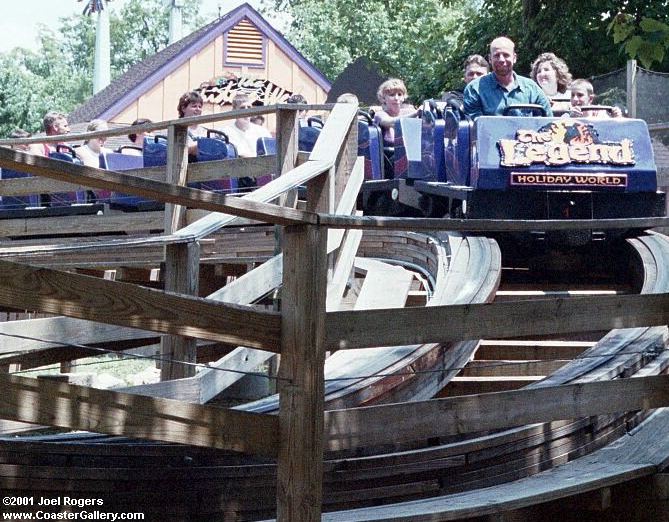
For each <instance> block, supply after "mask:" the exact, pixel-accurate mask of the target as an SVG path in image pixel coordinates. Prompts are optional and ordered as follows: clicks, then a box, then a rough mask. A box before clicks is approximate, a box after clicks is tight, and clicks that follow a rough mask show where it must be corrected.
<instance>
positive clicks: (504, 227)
mask: <svg viewBox="0 0 669 522" xmlns="http://www.w3.org/2000/svg"><path fill="white" fill-rule="evenodd" d="M318 224H319V225H321V226H324V227H328V228H359V229H363V230H374V229H384V230H418V231H425V230H448V231H454V232H514V231H528V230H573V229H581V228H587V229H592V228H595V229H621V228H622V229H629V228H635V229H646V228H654V227H666V226H669V218H667V217H644V218H619V219H540V220H526V219H449V218H399V217H378V216H335V215H332V214H319V215H318Z"/></svg>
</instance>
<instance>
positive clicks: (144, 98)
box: [69, 4, 330, 124]
mask: <svg viewBox="0 0 669 522" xmlns="http://www.w3.org/2000/svg"><path fill="white" fill-rule="evenodd" d="M204 86H209V87H207V88H203V89H202V93H203V95H204V96H205V106H204V108H203V114H210V113H214V112H223V111H225V110H227V109H228V107H227V105H228V104H229V101H230V99H231V97H232V96H233V95H234V93H235V92H236V90H237V89H242V90H244V91H245V92H250V93H251V95H252V97H253V96H254V95H255V96H257V97H258V102H257V103H261V102H262V103H266V104H272V103H277V102H282V101H285V99H286V98H287V97H288V96H289V95H290V94H302V95H303V96H304V97H305V98H306V99H307V101H308V102H309V103H324V102H325V100H326V98H327V95H328V92H329V90H330V82H329V81H328V80H327V78H325V76H323V74H322V73H321V72H320V71H318V70H317V69H316V68H315V67H314V66H313V65H312V64H311V63H309V62H308V61H307V60H306V59H305V58H304V56H302V55H301V54H300V53H299V52H298V51H297V49H295V48H294V47H293V46H292V45H291V44H290V43H289V42H288V41H287V40H286V39H285V38H284V37H283V35H282V34H281V33H279V32H278V31H277V30H276V29H274V28H273V27H272V26H271V25H270V24H269V23H268V22H267V21H266V20H265V19H264V18H263V17H262V16H261V15H260V13H258V12H257V11H256V10H255V9H253V7H251V6H250V5H248V4H242V5H241V6H239V7H238V8H236V9H234V10H233V11H230V12H229V13H228V14H226V15H225V16H223V17H221V18H219V19H218V20H215V21H213V22H211V23H210V24H208V25H206V26H204V27H202V28H201V29H199V30H198V31H195V32H194V33H191V34H190V35H188V36H186V37H185V38H183V39H181V40H179V41H178V42H175V43H174V44H172V45H170V46H169V47H167V48H165V49H163V50H162V51H160V52H159V53H156V54H155V55H153V56H150V57H149V58H147V59H146V60H144V61H142V62H140V63H138V64H135V65H134V66H133V67H131V68H130V69H129V70H128V71H127V72H126V73H125V74H123V75H122V76H120V77H118V78H117V79H116V80H114V81H113V82H112V83H111V84H110V85H109V86H107V87H106V88H105V89H103V90H102V91H100V92H99V93H97V94H95V95H94V96H93V97H91V98H90V99H89V100H88V101H87V102H86V103H84V104H83V105H81V106H79V107H78V108H77V109H75V110H74V111H73V112H72V114H70V115H69V119H70V123H75V124H76V123H80V122H85V121H90V120H92V119H95V118H101V119H104V120H107V121H109V122H110V123H116V124H129V123H131V122H132V121H134V120H135V119H138V118H149V119H151V120H153V121H161V120H168V119H173V118H177V116H178V115H177V102H178V100H179V97H180V96H181V95H182V94H183V93H185V92H187V91H189V90H194V89H198V88H201V87H204Z"/></svg>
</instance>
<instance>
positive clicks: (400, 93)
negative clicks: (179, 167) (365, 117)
mask: <svg viewBox="0 0 669 522" xmlns="http://www.w3.org/2000/svg"><path fill="white" fill-rule="evenodd" d="M376 97H377V98H378V100H379V102H380V103H381V110H378V111H376V113H375V114H374V123H376V124H377V125H379V127H381V130H382V131H383V143H384V145H385V146H387V147H392V146H394V144H395V122H396V121H397V120H398V119H399V118H413V117H415V116H418V111H417V110H416V108H415V107H414V106H413V105H409V104H407V103H404V102H405V101H406V99H407V88H406V86H405V85H404V82H403V81H402V80H400V79H398V78H391V79H389V80H386V81H385V82H383V83H382V84H381V85H380V86H379V89H378V90H377V92H376Z"/></svg>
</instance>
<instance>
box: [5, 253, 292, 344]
mask: <svg viewBox="0 0 669 522" xmlns="http://www.w3.org/2000/svg"><path fill="white" fill-rule="evenodd" d="M0 304H2V305H3V306H10V307H11V306H13V307H19V308H23V309H26V310H38V311H42V312H46V313H52V314H58V315H64V316H67V317H74V318H77V319H86V320H90V321H97V322H101V323H107V324H116V325H119V326H128V327H131V328H139V329H142V330H146V331H154V332H160V333H163V334H174V335H183V336H187V337H194V338H200V339H208V340H211V341H220V342H224V343H228V344H235V343H236V344H237V345H242V346H248V347H249V348H259V349H261V350H268V351H273V352H276V353H279V352H280V346H279V335H280V332H281V320H280V316H279V314H278V313H276V312H266V311H261V310H257V309H255V308H253V307H252V306H242V305H229V304H225V303H221V302H216V301H213V300H208V299H203V298H199V297H191V296H186V295H182V294H175V293H169V292H163V291H160V290H153V289H151V288H145V287H142V286H138V285H133V284H131V283H121V282H118V281H107V280H104V279H100V278H97V277H91V276H85V275H79V274H70V273H67V272H61V271H59V270H52V269H48V268H37V267H33V266H27V265H23V264H19V263H12V262H9V261H0Z"/></svg>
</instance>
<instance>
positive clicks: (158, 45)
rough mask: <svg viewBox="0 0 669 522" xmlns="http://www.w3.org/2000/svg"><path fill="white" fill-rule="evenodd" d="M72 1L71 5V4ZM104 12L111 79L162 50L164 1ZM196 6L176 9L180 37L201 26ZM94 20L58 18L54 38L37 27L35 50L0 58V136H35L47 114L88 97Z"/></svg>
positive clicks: (135, 2)
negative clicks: (179, 11)
mask: <svg viewBox="0 0 669 522" xmlns="http://www.w3.org/2000/svg"><path fill="white" fill-rule="evenodd" d="M73 1H74V0H73ZM113 7H114V6H113V4H111V5H110V6H108V8H111V9H110V39H111V68H112V78H116V77H118V76H119V75H121V74H122V73H124V72H125V71H126V70H127V69H128V68H129V67H131V66H132V65H133V64H135V63H137V62H138V61H140V60H143V59H144V58H146V57H148V56H150V55H152V54H154V53H156V52H158V51H160V50H161V49H163V48H164V47H165V46H166V45H167V41H168V31H169V23H168V22H169V11H168V9H167V7H166V4H165V2H164V0H129V1H128V2H127V3H125V4H124V5H123V7H122V8H121V9H120V11H118V12H116V11H115V10H114V9H113ZM199 9H200V0H188V1H187V2H185V5H184V7H183V8H182V13H183V19H184V32H185V33H188V32H191V31H193V30H195V29H196V28H198V27H200V26H201V25H202V24H203V19H202V18H201V17H200V16H199ZM95 25H96V16H95V15H94V16H83V15H79V16H75V17H72V18H61V19H60V27H59V30H58V32H57V33H56V32H53V31H51V30H49V29H47V28H46V27H42V28H41V29H40V33H39V42H40V45H39V50H38V51H37V52H33V51H30V50H27V49H21V48H16V49H14V50H13V51H11V52H10V53H5V54H0V82H1V83H0V136H6V135H7V134H8V133H10V132H11V131H12V130H13V129H15V128H16V127H21V128H24V129H25V130H28V131H31V132H36V131H39V130H40V126H41V121H42V117H43V115H44V114H45V113H46V112H47V111H49V110H58V111H62V112H65V113H67V112H70V111H71V110H72V109H74V108H75V107H76V106H77V105H79V104H81V103H82V102H83V101H85V100H86V99H87V98H89V97H90V96H91V94H92V91H93V81H92V78H93V58H94V54H95V53H94V49H95Z"/></svg>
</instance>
